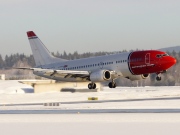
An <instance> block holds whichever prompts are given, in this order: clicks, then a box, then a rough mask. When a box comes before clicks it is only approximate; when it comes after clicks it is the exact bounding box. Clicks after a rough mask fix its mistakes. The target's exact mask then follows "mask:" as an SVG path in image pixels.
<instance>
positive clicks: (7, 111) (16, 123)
mask: <svg viewBox="0 0 180 135" xmlns="http://www.w3.org/2000/svg"><path fill="white" fill-rule="evenodd" d="M88 97H98V100H97V101H88ZM52 102H58V103H60V106H44V105H43V103H52ZM153 112H155V113H153ZM174 112H176V113H174ZM12 113H13V114H12ZM179 126H180V87H177V86H176V87H131V88H130V87H118V88H116V89H109V88H104V90H103V91H100V92H90V93H79V92H77V93H70V92H48V93H33V88H32V87H31V86H28V85H24V84H20V83H18V81H0V131H1V133H0V134H1V135H10V134H26V135H30V134H31V135H32V134H34V135H36V134H38V135H41V134H42V135H49V134H53V135H56V134H63V135H70V134H71V135H72V134H78V135H84V134H86V135H89V134H98V135H99V134H103V135H107V134H108V135H109V134H115V135H116V134H118V135H119V134H124V135H131V134H133V135H134V134H138V135H152V134H153V135H161V134H163V135H169V134H173V135H179V133H180V128H179Z"/></svg>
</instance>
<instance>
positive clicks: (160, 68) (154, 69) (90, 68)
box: [19, 31, 176, 89]
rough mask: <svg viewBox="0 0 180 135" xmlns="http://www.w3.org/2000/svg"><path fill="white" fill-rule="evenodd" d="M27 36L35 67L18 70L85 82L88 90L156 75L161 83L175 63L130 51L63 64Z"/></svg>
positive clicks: (151, 52)
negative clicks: (105, 83) (104, 82)
mask: <svg viewBox="0 0 180 135" xmlns="http://www.w3.org/2000/svg"><path fill="white" fill-rule="evenodd" d="M27 36H28V39H29V42H30V46H31V49H32V52H33V56H34V60H35V64H36V66H35V67H34V68H19V69H29V70H33V73H34V74H35V75H38V76H41V77H45V78H49V79H53V80H57V81H67V82H87V81H88V82H89V84H88V88H89V89H95V88H96V82H103V81H107V82H108V83H109V85H108V86H109V88H115V87H116V83H115V80H116V79H117V78H120V77H124V78H127V79H130V80H132V81H133V80H140V79H146V78H147V77H148V76H149V74H151V73H156V74H157V77H156V80H157V81H160V80H161V76H160V75H161V73H164V72H166V71H167V69H169V68H170V67H171V66H173V65H174V64H175V63H176V59H175V58H173V57H171V56H169V55H168V54H167V53H165V52H162V51H159V50H146V51H133V52H125V53H119V54H112V55H105V56H98V57H90V58H83V59H76V60H65V59H61V58H56V57H54V56H53V55H52V54H51V53H50V52H49V51H48V49H47V48H46V47H45V46H44V44H43V43H42V42H41V40H40V39H39V38H38V37H37V36H36V34H35V33H34V32H33V31H28V32H27Z"/></svg>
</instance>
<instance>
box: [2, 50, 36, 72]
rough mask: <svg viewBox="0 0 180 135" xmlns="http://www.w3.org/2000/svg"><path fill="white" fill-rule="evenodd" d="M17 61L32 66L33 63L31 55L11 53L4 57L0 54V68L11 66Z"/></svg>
mask: <svg viewBox="0 0 180 135" xmlns="http://www.w3.org/2000/svg"><path fill="white" fill-rule="evenodd" d="M19 61H21V62H25V63H28V65H29V66H30V67H33V66H34V65H35V62H34V58H33V56H32V55H30V56H27V55H24V54H19V53H17V54H11V55H9V56H8V55H6V56H5V58H4V59H3V58H2V56H1V55H0V69H7V68H12V67H13V66H14V65H16V63H18V62H19Z"/></svg>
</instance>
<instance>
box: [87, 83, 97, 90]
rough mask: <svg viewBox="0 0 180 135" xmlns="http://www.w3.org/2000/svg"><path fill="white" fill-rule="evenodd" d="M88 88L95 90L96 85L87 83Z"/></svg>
mask: <svg viewBox="0 0 180 135" xmlns="http://www.w3.org/2000/svg"><path fill="white" fill-rule="evenodd" d="M88 88H89V89H96V84H95V83H89V84H88Z"/></svg>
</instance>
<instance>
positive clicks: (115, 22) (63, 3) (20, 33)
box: [0, 0, 180, 56]
mask: <svg viewBox="0 0 180 135" xmlns="http://www.w3.org/2000/svg"><path fill="white" fill-rule="evenodd" d="M31 30H32V31H34V32H35V33H36V35H37V36H38V37H39V38H40V39H41V40H42V42H43V43H44V44H45V45H46V46H47V48H48V49H49V50H50V51H51V52H57V51H59V52H60V53H63V52H64V51H66V52H67V53H73V52H75V51H77V52H79V53H83V52H98V51H121V50H125V49H126V50H130V49H159V48H164V47H171V46H177V45H180V1H179V0H0V48H1V51H0V54H1V55H2V56H5V55H6V54H8V55H9V54H15V53H24V54H27V55H29V54H31V49H30V46H29V42H28V39H27V36H26V32H27V31H31Z"/></svg>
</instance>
